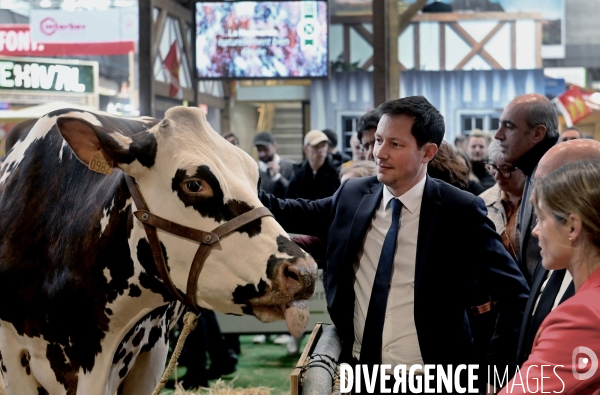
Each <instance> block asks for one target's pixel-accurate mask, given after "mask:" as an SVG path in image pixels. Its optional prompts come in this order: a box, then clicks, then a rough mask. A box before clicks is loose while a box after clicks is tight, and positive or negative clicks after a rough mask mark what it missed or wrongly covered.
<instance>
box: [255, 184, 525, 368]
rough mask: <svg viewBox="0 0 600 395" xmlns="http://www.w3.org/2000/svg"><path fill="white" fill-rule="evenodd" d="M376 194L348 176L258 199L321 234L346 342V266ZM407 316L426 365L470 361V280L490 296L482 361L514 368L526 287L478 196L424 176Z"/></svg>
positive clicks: (350, 304)
mask: <svg viewBox="0 0 600 395" xmlns="http://www.w3.org/2000/svg"><path fill="white" fill-rule="evenodd" d="M382 195H383V184H381V183H380V182H379V181H377V178H376V177H365V178H359V179H350V180H348V181H347V182H345V183H344V184H343V185H342V186H341V187H340V188H339V189H338V191H337V192H336V193H335V194H334V195H333V196H332V197H330V198H326V199H321V200H316V201H307V200H302V199H299V200H285V201H283V200H277V199H275V198H274V197H272V196H268V195H266V194H264V193H262V194H261V200H262V202H263V203H264V204H265V206H267V207H268V208H269V209H270V210H271V211H272V213H273V214H274V215H275V218H276V219H277V221H279V222H280V223H281V224H282V225H283V227H284V229H286V230H287V231H289V232H294V233H302V234H310V235H315V236H320V237H326V238H327V239H326V240H327V273H326V274H327V283H326V286H327V289H326V293H327V305H328V309H329V313H330V315H331V318H332V321H333V322H334V324H335V325H336V327H337V330H338V333H339V334H340V338H341V339H342V342H343V351H342V357H341V358H342V359H343V358H344V357H348V356H349V355H350V349H351V348H352V344H353V341H354V326H353V311H354V290H353V277H354V272H353V264H354V263H355V261H356V260H357V259H358V254H359V251H360V250H361V248H362V246H363V245H364V241H365V236H366V233H367V230H368V228H369V225H370V224H371V221H372V218H373V214H374V212H375V211H376V209H377V207H378V206H379V204H380V202H381V199H382ZM415 264H416V268H415V282H414V287H415V291H414V292H415V298H414V319H415V325H416V329H417V337H418V339H419V346H420V349H421V354H422V356H423V360H424V362H425V363H426V364H454V365H456V364H468V363H476V359H477V357H476V351H475V347H474V344H473V341H472V336H471V332H470V328H469V324H468V321H467V313H466V310H467V308H469V295H468V293H469V292H468V290H469V286H470V284H471V280H472V278H474V277H475V278H477V279H478V280H479V281H481V282H483V283H484V284H486V285H487V287H488V289H489V291H490V294H491V295H492V297H493V298H494V300H497V301H498V309H499V318H498V324H497V327H496V334H495V336H494V338H493V340H492V350H493V352H492V354H491V355H490V356H489V357H490V358H489V360H490V361H492V363H494V364H496V365H498V366H499V368H502V369H503V366H505V365H511V366H512V365H514V363H515V362H514V357H515V354H516V347H517V340H518V332H519V327H520V325H521V321H522V319H523V310H524V308H525V303H526V301H527V293H528V291H529V289H528V287H527V284H526V282H525V279H524V278H523V276H522V274H521V272H520V270H519V269H518V268H517V266H516V264H515V262H514V261H513V259H512V258H511V257H510V256H509V255H508V253H507V252H506V250H505V248H504V247H503V245H502V242H501V240H500V236H498V234H497V233H496V231H495V230H494V228H493V225H492V223H491V222H490V220H489V219H488V218H487V216H486V208H485V204H484V203H483V200H481V199H480V198H478V197H476V196H474V195H472V194H470V193H468V192H464V191H460V190H459V189H457V188H454V187H452V186H450V185H449V184H446V183H445V182H443V181H439V180H436V179H432V178H430V177H429V176H427V180H426V183H425V189H424V192H423V200H422V204H421V215H420V220H419V234H418V239H417V255H416V262H415Z"/></svg>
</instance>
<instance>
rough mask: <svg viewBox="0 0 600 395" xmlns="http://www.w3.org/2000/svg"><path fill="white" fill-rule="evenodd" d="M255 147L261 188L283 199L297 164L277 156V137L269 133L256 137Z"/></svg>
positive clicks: (262, 133) (261, 133) (259, 134)
mask: <svg viewBox="0 0 600 395" xmlns="http://www.w3.org/2000/svg"><path fill="white" fill-rule="evenodd" d="M254 146H255V147H256V151H257V152H258V159H259V161H258V169H259V173H260V188H262V189H263V190H264V191H265V192H267V193H271V194H273V195H275V196H277V197H279V198H283V197H284V195H285V191H286V189H287V187H288V185H289V183H290V181H289V179H290V178H291V177H292V174H293V172H294V164H295V162H294V161H292V160H290V159H285V158H282V157H280V156H279V155H277V142H276V141H275V136H273V135H272V134H271V133H269V132H260V133H258V134H257V135H256V136H255V137H254Z"/></svg>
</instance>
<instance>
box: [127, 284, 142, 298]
mask: <svg viewBox="0 0 600 395" xmlns="http://www.w3.org/2000/svg"><path fill="white" fill-rule="evenodd" d="M141 294H142V290H141V289H140V287H138V286H137V285H135V284H129V296H131V297H132V298H137V297H139V296H140V295H141Z"/></svg>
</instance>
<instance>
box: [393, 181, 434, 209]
mask: <svg viewBox="0 0 600 395" xmlns="http://www.w3.org/2000/svg"><path fill="white" fill-rule="evenodd" d="M426 180H427V176H423V178H422V179H421V181H419V182H417V183H416V184H415V185H414V186H413V187H412V188H410V189H409V190H408V191H406V192H404V194H402V196H398V200H400V201H401V202H402V205H403V206H404V207H405V208H406V209H407V210H408V212H410V213H411V214H413V213H414V212H415V211H416V210H417V209H418V208H419V207H420V206H421V201H422V200H423V191H424V190H425V181H426ZM395 197H396V196H394V195H393V194H392V193H391V192H390V190H389V189H388V188H387V187H386V186H385V185H384V186H383V207H384V208H385V207H387V206H388V203H389V202H390V200H392V199H393V198H395Z"/></svg>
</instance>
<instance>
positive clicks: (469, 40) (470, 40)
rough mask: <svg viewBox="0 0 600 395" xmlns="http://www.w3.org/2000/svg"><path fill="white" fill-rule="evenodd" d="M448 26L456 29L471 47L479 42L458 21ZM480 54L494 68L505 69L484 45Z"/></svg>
mask: <svg viewBox="0 0 600 395" xmlns="http://www.w3.org/2000/svg"><path fill="white" fill-rule="evenodd" d="M448 26H450V27H451V28H452V30H454V31H455V32H456V34H458V35H459V37H460V38H462V39H463V40H464V41H465V42H466V43H467V44H469V46H470V47H474V46H475V45H477V44H478V43H477V41H476V40H475V39H474V38H473V37H471V35H470V34H469V33H467V31H466V30H465V29H463V28H462V27H461V26H460V25H459V24H458V23H456V22H452V23H449V24H448ZM479 55H480V56H481V57H482V58H483V59H485V61H486V62H488V63H489V64H490V65H491V66H492V67H493V68H495V69H498V70H502V69H503V67H502V66H501V65H500V63H498V62H497V61H496V59H494V58H493V57H492V56H491V55H490V54H489V53H488V52H487V51H486V50H485V49H483V47H482V48H481V49H479ZM455 70H456V68H455Z"/></svg>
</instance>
